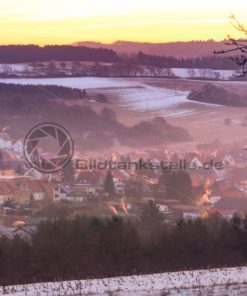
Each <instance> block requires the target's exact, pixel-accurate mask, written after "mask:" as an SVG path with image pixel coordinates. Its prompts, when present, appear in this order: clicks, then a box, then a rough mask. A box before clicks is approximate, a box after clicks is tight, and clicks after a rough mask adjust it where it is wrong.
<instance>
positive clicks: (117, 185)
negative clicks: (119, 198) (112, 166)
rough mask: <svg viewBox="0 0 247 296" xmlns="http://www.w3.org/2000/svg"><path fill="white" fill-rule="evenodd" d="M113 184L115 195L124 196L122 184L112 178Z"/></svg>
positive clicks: (123, 185)
mask: <svg viewBox="0 0 247 296" xmlns="http://www.w3.org/2000/svg"><path fill="white" fill-rule="evenodd" d="M113 184H114V188H115V191H116V193H119V194H121V195H124V190H125V184H124V182H122V181H121V180H119V179H118V178H113Z"/></svg>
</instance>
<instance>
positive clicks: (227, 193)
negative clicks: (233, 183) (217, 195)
mask: <svg viewBox="0 0 247 296" xmlns="http://www.w3.org/2000/svg"><path fill="white" fill-rule="evenodd" d="M222 196H223V197H235V198H237V197H245V196H247V195H246V193H244V192H243V191H241V190H239V189H237V188H235V187H229V188H227V189H226V190H223V191H222Z"/></svg>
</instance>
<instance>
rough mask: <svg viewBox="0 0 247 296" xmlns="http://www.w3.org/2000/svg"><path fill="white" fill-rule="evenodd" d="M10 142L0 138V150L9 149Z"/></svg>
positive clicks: (7, 139)
mask: <svg viewBox="0 0 247 296" xmlns="http://www.w3.org/2000/svg"><path fill="white" fill-rule="evenodd" d="M11 147H12V141H11V140H10V139H9V138H4V137H1V136H0V149H11Z"/></svg>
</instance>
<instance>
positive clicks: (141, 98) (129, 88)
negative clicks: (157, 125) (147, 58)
mask: <svg viewBox="0 0 247 296" xmlns="http://www.w3.org/2000/svg"><path fill="white" fill-rule="evenodd" d="M146 81H148V79H123V78H97V77H81V78H80V77H76V78H12V79H0V82H1V83H14V84H21V85H43V86H45V85H57V86H66V87H72V88H79V89H86V90H94V91H99V92H103V93H105V94H106V95H107V94H109V95H111V96H112V97H114V96H115V97H116V98H118V100H119V104H120V105H121V106H124V107H127V108H129V109H131V110H137V111H147V110H148V111H153V112H156V114H158V115H159V114H164V112H165V115H166V116H168V117H169V116H176V117H178V116H184V115H189V114H192V113H194V112H196V106H197V105H202V104H203V103H200V102H198V103H196V102H193V103H192V102H191V101H188V100H187V99H186V97H187V95H188V93H189V92H188V91H178V90H177V91H175V90H171V89H168V88H165V87H158V86H151V85H149V84H148V83H146ZM186 103H188V104H189V105H188V106H186ZM204 105H205V104H204ZM178 107H179V108H178ZM213 108H215V105H214V106H213ZM174 109H176V110H174Z"/></svg>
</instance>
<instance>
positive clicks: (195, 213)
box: [183, 210, 202, 220]
mask: <svg viewBox="0 0 247 296" xmlns="http://www.w3.org/2000/svg"><path fill="white" fill-rule="evenodd" d="M201 214H202V211H200V210H191V211H188V212H183V218H184V219H185V220H196V219H198V218H200V217H201Z"/></svg>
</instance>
